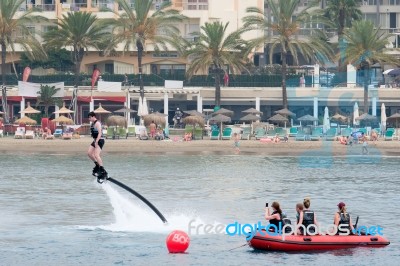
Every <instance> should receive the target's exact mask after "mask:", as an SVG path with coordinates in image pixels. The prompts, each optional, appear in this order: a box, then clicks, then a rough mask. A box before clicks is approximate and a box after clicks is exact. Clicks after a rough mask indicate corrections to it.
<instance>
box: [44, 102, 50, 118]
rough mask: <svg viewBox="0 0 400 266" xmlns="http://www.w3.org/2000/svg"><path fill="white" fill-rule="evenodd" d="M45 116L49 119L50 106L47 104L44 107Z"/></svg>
mask: <svg viewBox="0 0 400 266" xmlns="http://www.w3.org/2000/svg"><path fill="white" fill-rule="evenodd" d="M44 115H45V117H46V118H49V106H48V105H47V104H46V105H45V106H44Z"/></svg>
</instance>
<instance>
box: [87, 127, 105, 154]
mask: <svg viewBox="0 0 400 266" xmlns="http://www.w3.org/2000/svg"><path fill="white" fill-rule="evenodd" d="M97 122H98V121H97V120H96V121H94V122H93V123H92V125H91V126H90V134H91V136H92V138H93V142H92V143H91V144H90V145H92V146H93V147H96V146H95V142H96V139H97V137H98V136H99V131H98V130H97V128H96V127H95V124H96V123H97ZM99 123H100V122H99ZM98 144H99V147H100V149H103V146H104V138H103V136H101V138H100V139H99V142H98Z"/></svg>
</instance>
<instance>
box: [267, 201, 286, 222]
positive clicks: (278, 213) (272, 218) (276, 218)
mask: <svg viewBox="0 0 400 266" xmlns="http://www.w3.org/2000/svg"><path fill="white" fill-rule="evenodd" d="M271 208H272V213H270V210H269V208H268V207H266V210H265V219H266V220H269V223H270V224H273V225H275V226H276V228H279V223H280V222H281V220H282V210H281V207H280V205H279V202H276V201H274V202H272V205H271Z"/></svg>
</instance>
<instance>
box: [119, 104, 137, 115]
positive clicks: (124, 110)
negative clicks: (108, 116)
mask: <svg viewBox="0 0 400 266" xmlns="http://www.w3.org/2000/svg"><path fill="white" fill-rule="evenodd" d="M114 113H124V114H126V113H137V111H136V110H133V109H129V108H128V107H126V106H125V105H124V108H121V109H118V110H117V111H114Z"/></svg>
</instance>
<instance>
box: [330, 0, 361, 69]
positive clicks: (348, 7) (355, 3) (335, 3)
mask: <svg viewBox="0 0 400 266" xmlns="http://www.w3.org/2000/svg"><path fill="white" fill-rule="evenodd" d="M360 2H361V1H360V0H329V1H327V6H326V8H325V10H324V12H325V16H326V17H327V18H328V19H329V20H330V21H333V22H334V25H335V29H336V33H337V35H338V44H339V51H342V53H341V55H342V56H341V57H340V58H339V60H338V69H339V72H345V69H343V60H344V58H343V55H344V50H345V49H346V47H344V42H343V34H344V30H345V28H350V27H351V25H352V23H353V22H354V21H357V20H360V19H361V18H362V13H361V10H360V9H359V6H360Z"/></svg>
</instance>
